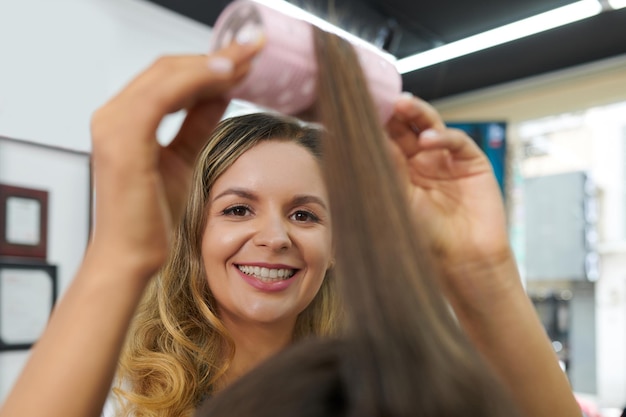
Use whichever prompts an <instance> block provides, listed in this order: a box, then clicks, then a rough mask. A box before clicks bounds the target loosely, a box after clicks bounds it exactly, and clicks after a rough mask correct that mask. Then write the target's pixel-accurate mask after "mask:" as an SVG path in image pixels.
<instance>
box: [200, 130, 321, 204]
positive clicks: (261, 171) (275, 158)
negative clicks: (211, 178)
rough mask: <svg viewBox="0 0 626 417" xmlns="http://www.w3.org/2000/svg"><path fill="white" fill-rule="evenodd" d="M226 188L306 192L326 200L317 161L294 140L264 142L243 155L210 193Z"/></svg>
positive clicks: (219, 179) (226, 171) (221, 177)
mask: <svg viewBox="0 0 626 417" xmlns="http://www.w3.org/2000/svg"><path fill="white" fill-rule="evenodd" d="M228 187H244V188H249V189H254V190H258V191H259V192H270V191H285V192H287V191H289V190H291V191H294V192H298V193H302V192H303V191H306V190H309V192H315V193H318V194H322V195H323V197H324V198H325V197H326V186H325V184H324V178H323V173H322V170H321V166H320V164H319V161H318V159H317V158H316V157H315V156H314V155H313V154H312V153H311V152H310V151H309V150H308V149H307V148H306V147H304V146H303V145H300V144H298V143H296V142H294V141H287V140H269V141H263V142H260V143H258V144H257V145H255V146H254V147H252V148H251V149H249V150H247V151H246V152H244V153H243V154H242V155H241V156H240V157H239V158H237V160H236V161H235V162H234V163H233V164H232V165H231V166H230V167H229V168H228V169H226V170H225V171H224V173H223V174H222V175H221V176H220V177H219V178H218V179H217V181H216V182H215V184H214V185H213V187H212V188H213V194H215V193H217V192H219V190H220V189H223V188H228Z"/></svg>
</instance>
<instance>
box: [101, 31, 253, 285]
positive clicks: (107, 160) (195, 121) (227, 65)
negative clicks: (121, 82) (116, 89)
mask: <svg viewBox="0 0 626 417" xmlns="http://www.w3.org/2000/svg"><path fill="white" fill-rule="evenodd" d="M261 46H262V41H261V40H256V41H253V42H251V43H250V42H249V43H246V44H237V43H233V44H231V45H230V46H228V47H226V48H225V49H223V50H220V51H218V52H216V53H215V54H212V55H210V56H205V55H190V56H168V57H163V58H160V59H158V60H157V61H156V62H155V63H154V64H153V65H151V66H150V67H149V68H148V69H146V70H145V71H144V72H142V73H141V74H140V75H139V76H138V77H136V78H135V79H134V80H133V81H132V82H131V83H130V84H128V86H127V87H126V88H124V89H123V90H122V91H121V92H120V93H119V94H118V95H116V96H115V97H114V98H113V99H111V100H110V101H109V102H108V103H106V104H105V105H104V106H103V107H102V108H100V109H99V110H97V112H96V113H95V114H94V116H93V119H92V124H91V131H92V140H93V165H94V171H95V188H96V212H95V234H94V240H93V242H92V245H91V246H92V249H93V250H97V251H99V252H102V253H103V254H105V255H106V257H109V258H110V259H116V260H117V261H123V262H128V263H129V265H127V266H129V267H131V268H134V269H138V270H139V271H141V272H142V273H144V275H145V276H149V275H151V273H152V272H154V271H155V270H156V269H158V268H159V267H160V265H161V263H162V262H163V261H164V259H165V257H166V254H167V251H168V249H169V235H170V233H171V230H172V225H173V224H174V223H175V222H176V221H177V220H178V219H179V217H180V215H181V213H182V210H183V207H184V204H185V202H186V199H187V194H188V191H189V187H190V182H191V174H192V171H193V165H194V162H195V159H196V155H197V153H198V152H199V150H200V149H201V147H202V146H203V145H204V143H205V142H206V140H207V138H208V136H209V134H210V133H211V131H212V130H213V128H214V127H215V125H216V123H217V122H218V121H219V119H220V118H221V116H222V114H223V112H224V110H225V108H226V106H227V104H228V103H227V100H225V99H224V98H222V97H223V93H224V92H226V91H227V90H228V89H229V88H231V87H232V86H233V85H234V84H236V83H237V82H238V81H240V80H241V79H242V77H244V76H245V74H246V73H247V71H248V69H249V67H250V63H251V60H252V58H253V57H254V56H255V55H256V53H257V52H258V51H259V50H260V48H261ZM183 109H184V110H186V112H187V115H186V118H185V120H184V123H183V124H182V126H181V128H180V131H179V132H178V134H177V135H176V137H175V138H174V139H173V141H172V142H171V143H170V144H169V145H168V146H161V145H160V144H159V143H158V142H157V140H156V131H157V128H158V126H159V124H160V123H161V121H162V120H163V118H164V117H165V116H166V115H167V114H169V113H173V112H176V111H179V110H183Z"/></svg>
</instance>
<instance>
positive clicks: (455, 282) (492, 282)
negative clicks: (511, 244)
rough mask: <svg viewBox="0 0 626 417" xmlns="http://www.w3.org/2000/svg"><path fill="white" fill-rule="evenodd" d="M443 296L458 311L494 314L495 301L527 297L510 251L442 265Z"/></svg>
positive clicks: (459, 312) (499, 302) (470, 313)
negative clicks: (444, 294) (444, 295)
mask: <svg viewBox="0 0 626 417" xmlns="http://www.w3.org/2000/svg"><path fill="white" fill-rule="evenodd" d="M441 274H442V278H443V283H444V290H445V293H446V296H447V298H448V300H449V301H450V303H451V304H452V307H453V308H454V310H455V312H456V313H457V314H462V315H471V316H475V315H481V316H483V315H485V316H489V315H491V314H493V312H494V310H497V309H498V307H497V306H498V305H500V304H502V303H504V304H505V305H506V304H508V303H510V302H512V301H514V300H516V299H519V298H520V297H524V298H526V293H525V291H524V288H523V286H522V282H521V278H520V274H519V270H518V267H517V263H516V261H515V257H514V255H513V252H512V251H511V250H510V249H507V250H503V251H502V252H501V253H500V254H499V255H498V256H489V257H483V258H479V259H477V260H474V261H465V262H459V263H453V262H448V263H446V264H445V265H442V268H441Z"/></svg>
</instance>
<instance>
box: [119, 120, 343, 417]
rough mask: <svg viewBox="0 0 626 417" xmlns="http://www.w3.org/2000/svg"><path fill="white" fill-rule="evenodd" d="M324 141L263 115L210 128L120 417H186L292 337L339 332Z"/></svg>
mask: <svg viewBox="0 0 626 417" xmlns="http://www.w3.org/2000/svg"><path fill="white" fill-rule="evenodd" d="M320 140H321V137H320V131H319V130H318V129H316V128H313V127H309V126H306V125H304V124H302V122H300V121H298V120H296V119H292V118H289V117H285V116H278V115H270V114H262V113H259V114H250V115H245V116H239V117H235V118H231V119H226V120H225V121H223V122H222V123H221V124H220V125H219V126H218V127H217V128H216V130H215V132H214V134H213V135H212V137H211V139H210V140H209V141H208V143H207V145H206V146H205V148H204V149H203V151H202V152H201V154H200V156H199V158H198V164H197V168H196V172H195V179H194V182H193V184H194V185H193V188H192V192H191V196H190V201H189V204H188V205H187V211H186V213H185V214H184V216H183V221H182V223H181V227H180V228H179V229H178V232H177V233H176V236H175V240H174V246H173V250H172V252H171V255H170V257H169V260H168V262H167V264H166V266H165V267H164V268H163V270H162V272H161V273H160V274H159V276H158V277H157V278H155V280H154V282H153V283H152V284H151V287H150V289H149V290H148V292H147V295H146V297H145V298H144V301H143V303H142V304H141V305H140V308H139V312H138V315H137V317H136V319H135V323H134V326H133V328H132V330H131V334H130V337H129V338H128V341H129V342H128V346H127V349H126V350H125V352H124V354H123V356H122V360H121V366H120V370H119V373H118V375H119V377H120V382H121V385H120V387H118V388H116V389H115V392H116V393H117V394H118V396H120V397H121V398H122V399H123V400H122V401H121V403H122V404H125V406H124V408H125V412H130V413H132V414H134V415H144V414H145V415H184V414H185V413H189V412H191V411H192V410H193V409H194V408H195V407H196V406H197V405H198V403H199V401H200V400H201V399H203V398H205V397H206V396H208V395H211V394H213V393H214V392H216V391H218V390H219V389H221V388H222V387H224V386H226V385H228V384H229V383H230V382H232V381H233V380H235V379H236V378H237V377H239V376H241V375H242V374H244V373H246V372H248V371H249V370H250V369H251V368H253V367H255V366H256V365H258V364H259V363H260V362H261V361H262V360H264V359H266V358H267V357H269V356H271V355H272V354H274V353H276V352H277V351H279V350H281V349H283V348H284V347H285V346H287V345H288V344H290V343H292V342H293V341H294V340H297V339H299V338H301V337H304V336H310V335H330V334H334V333H335V330H336V326H337V324H338V319H339V317H338V303H337V300H336V298H337V294H336V291H335V290H334V288H333V287H334V278H333V277H332V273H331V271H330V267H331V265H332V262H333V260H332V253H331V250H332V244H331V239H332V237H331V229H330V226H331V224H330V212H329V210H330V209H329V202H328V194H327V191H326V186H325V182H324V177H323V174H322V169H321V165H320V158H321V149H320V146H321V142H320ZM164 381H168V383H167V384H166V383H164ZM122 387H131V389H129V390H124V389H123V388H122Z"/></svg>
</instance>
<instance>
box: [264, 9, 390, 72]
mask: <svg viewBox="0 0 626 417" xmlns="http://www.w3.org/2000/svg"><path fill="white" fill-rule="evenodd" d="M253 1H256V2H257V3H260V4H263V5H265V6H269V7H272V8H274V9H276V10H279V11H280V12H281V13H284V14H286V15H288V16H293V17H295V18H297V19H302V20H305V21H307V22H309V23H312V24H314V25H315V26H317V27H319V28H321V29H323V30H325V31H327V32H331V33H334V34H336V35H339V36H341V37H342V38H344V39H347V40H349V41H350V42H352V43H355V44H358V45H361V46H364V47H366V48H374V49H376V50H377V51H379V52H380V51H381V50H380V48H377V47H376V46H375V45H374V44H372V43H370V42H367V41H366V40H364V39H362V38H359V37H358V36H356V35H353V34H352V33H350V32H348V31H347V30H345V29H342V28H340V27H339V26H336V25H333V24H332V23H330V22H328V21H327V20H324V19H322V18H321V17H318V16H316V15H314V14H312V13H309V12H307V11H306V10H304V9H301V8H300V7H298V6H296V5H293V4H291V3H288V2H286V1H284V0H253ZM382 52H383V53H387V52H386V51H382ZM387 54H388V53H387ZM388 55H389V58H390V59H391V60H392V61H395V60H396V58H395V57H393V56H392V55H391V54H388Z"/></svg>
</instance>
